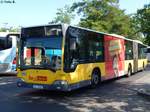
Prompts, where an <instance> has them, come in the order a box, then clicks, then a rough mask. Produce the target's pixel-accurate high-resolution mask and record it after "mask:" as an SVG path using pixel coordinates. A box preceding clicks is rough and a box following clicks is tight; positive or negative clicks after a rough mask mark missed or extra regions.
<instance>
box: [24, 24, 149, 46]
mask: <svg viewBox="0 0 150 112" xmlns="http://www.w3.org/2000/svg"><path fill="white" fill-rule="evenodd" d="M52 25H62V26H65V27H69V26H71V27H75V28H79V29H83V30H87V31H91V32H95V33H99V34H104V35H109V36H113V37H117V38H121V39H125V40H128V41H132V42H133V41H134V42H137V43H139V44H142V45H144V46H147V45H145V44H143V43H142V42H141V41H139V40H134V39H129V38H126V37H124V36H122V35H118V34H109V33H105V32H99V31H95V30H92V29H88V28H84V27H79V26H73V25H68V24H65V23H59V24H46V25H36V26H29V27H22V28H34V27H42V26H43V27H44V26H52Z"/></svg>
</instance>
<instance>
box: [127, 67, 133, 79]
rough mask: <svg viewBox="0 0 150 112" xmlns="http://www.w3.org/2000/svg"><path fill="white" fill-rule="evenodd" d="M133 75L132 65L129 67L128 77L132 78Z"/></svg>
mask: <svg viewBox="0 0 150 112" xmlns="http://www.w3.org/2000/svg"><path fill="white" fill-rule="evenodd" d="M131 75H132V67H131V65H129V67H128V73H127V77H130V76H131Z"/></svg>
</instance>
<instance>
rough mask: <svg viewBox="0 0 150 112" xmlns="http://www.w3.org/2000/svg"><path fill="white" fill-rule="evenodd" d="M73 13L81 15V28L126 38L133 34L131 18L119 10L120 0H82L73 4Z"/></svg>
mask: <svg viewBox="0 0 150 112" xmlns="http://www.w3.org/2000/svg"><path fill="white" fill-rule="evenodd" d="M72 11H77V13H78V14H80V15H81V20H80V22H79V26H82V27H86V28H90V29H93V30H97V31H101V32H108V33H115V34H120V35H123V36H126V37H128V35H129V34H131V33H132V32H131V31H132V30H131V28H132V25H131V19H130V16H128V15H126V14H125V13H124V10H121V9H119V1H118V0H102V1H99V0H82V1H81V2H77V3H73V5H72Z"/></svg>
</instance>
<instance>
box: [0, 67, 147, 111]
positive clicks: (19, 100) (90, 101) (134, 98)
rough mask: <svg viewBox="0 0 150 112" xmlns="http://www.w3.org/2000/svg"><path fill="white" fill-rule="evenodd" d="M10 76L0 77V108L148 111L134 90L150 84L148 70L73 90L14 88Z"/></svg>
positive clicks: (14, 81) (14, 109)
mask: <svg viewBox="0 0 150 112" xmlns="http://www.w3.org/2000/svg"><path fill="white" fill-rule="evenodd" d="M16 80H17V78H16V77H14V76H7V77H5V76H3V77H0V112H67V111H75V112H150V100H149V99H147V98H146V97H142V96H140V95H138V94H137V90H138V89H141V88H150V70H148V69H147V70H145V71H143V72H138V73H136V74H134V75H132V76H131V77H129V78H127V77H121V78H118V79H115V80H110V81H106V82H103V83H102V84H101V85H100V86H99V87H97V88H95V89H91V88H90V87H86V88H81V89H79V90H75V91H73V92H69V93H65V92H63V93H62V92H57V91H45V90H35V89H28V88H18V87H17V86H16Z"/></svg>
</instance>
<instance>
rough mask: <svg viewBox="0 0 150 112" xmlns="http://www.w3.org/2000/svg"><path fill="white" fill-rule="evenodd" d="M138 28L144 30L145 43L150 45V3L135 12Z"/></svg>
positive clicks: (139, 30) (140, 30)
mask: <svg viewBox="0 0 150 112" xmlns="http://www.w3.org/2000/svg"><path fill="white" fill-rule="evenodd" d="M134 17H135V20H136V28H137V29H138V32H142V33H143V35H144V37H145V43H146V44H148V45H150V4H147V5H145V6H144V8H142V9H139V10H138V11H137V14H135V16H134Z"/></svg>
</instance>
